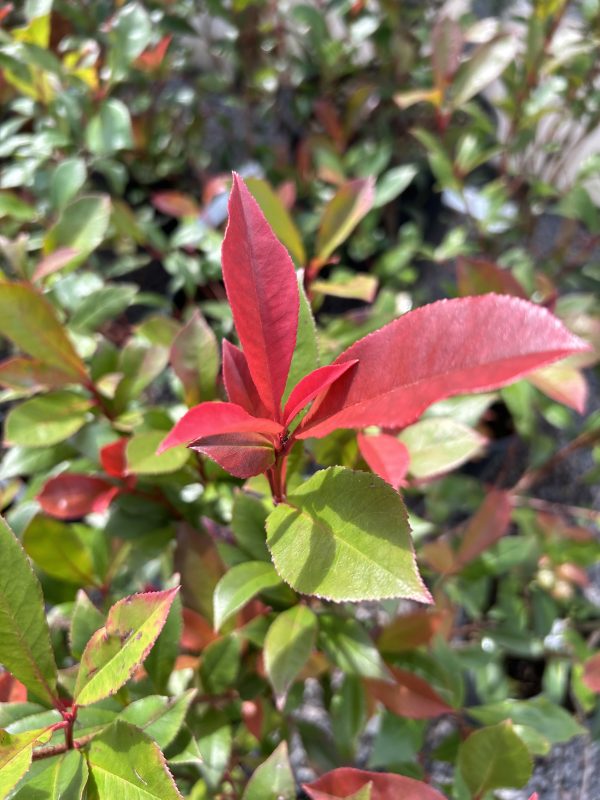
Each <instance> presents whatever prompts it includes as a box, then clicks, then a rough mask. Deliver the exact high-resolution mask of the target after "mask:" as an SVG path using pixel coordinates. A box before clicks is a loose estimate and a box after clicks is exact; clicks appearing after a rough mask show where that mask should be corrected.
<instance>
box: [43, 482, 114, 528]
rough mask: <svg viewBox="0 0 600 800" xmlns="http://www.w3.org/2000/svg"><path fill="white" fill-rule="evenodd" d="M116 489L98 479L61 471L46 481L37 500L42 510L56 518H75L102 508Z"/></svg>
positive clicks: (105, 507) (109, 500)
mask: <svg viewBox="0 0 600 800" xmlns="http://www.w3.org/2000/svg"><path fill="white" fill-rule="evenodd" d="M118 493H119V488H118V487H117V486H113V485H112V484H110V483H108V482H107V481H104V480H102V478H94V477H92V476H91V475H75V474H72V473H68V472H65V473H63V474H62V475H57V476H56V478H50V480H49V481H46V483H45V484H44V486H43V488H42V491H41V492H40V493H39V494H38V496H37V501H38V503H39V504H40V506H41V507H42V510H43V511H45V512H46V514H49V515H50V516H51V517H56V518H57V519H77V518H79V517H84V516H85V515H86V514H91V513H92V512H96V513H100V512H102V511H106V509H107V508H108V506H109V505H110V504H111V502H112V501H113V500H114V498H115V496H116V495H117V494H118Z"/></svg>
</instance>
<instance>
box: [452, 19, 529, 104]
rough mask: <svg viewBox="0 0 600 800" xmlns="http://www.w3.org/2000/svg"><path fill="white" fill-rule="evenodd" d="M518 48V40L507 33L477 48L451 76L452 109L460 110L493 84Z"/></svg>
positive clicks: (512, 58)
mask: <svg viewBox="0 0 600 800" xmlns="http://www.w3.org/2000/svg"><path fill="white" fill-rule="evenodd" d="M518 49H519V41H518V39H517V38H516V37H515V36H512V35H510V34H506V35H501V36H497V37H496V38H495V39H492V40H491V41H489V42H485V43H484V44H482V45H481V46H480V47H478V48H477V50H475V52H474V53H473V55H472V56H471V57H470V58H469V60H468V61H465V62H464V63H463V64H462V65H461V66H460V67H459V69H458V71H457V72H456V75H455V76H454V80H453V81H452V87H451V104H452V108H459V107H460V106H461V105H463V104H464V103H466V102H468V101H469V100H470V99H471V98H472V97H475V95H476V94H479V92H481V91H482V90H483V89H485V87H486V86H489V85H490V83H492V82H493V81H495V80H496V78H498V77H499V76H500V75H501V74H502V73H503V72H504V70H505V69H506V68H507V67H508V65H509V64H510V63H511V62H512V61H513V60H514V58H515V55H516V53H517V50H518Z"/></svg>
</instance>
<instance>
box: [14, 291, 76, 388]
mask: <svg viewBox="0 0 600 800" xmlns="http://www.w3.org/2000/svg"><path fill="white" fill-rule="evenodd" d="M0 334H1V335H2V336H6V337H7V338H8V339H11V340H12V341H13V342H14V343H15V344H16V346H17V347H18V348H19V349H21V350H23V351H24V352H25V353H27V354H28V355H30V356H33V357H34V358H37V359H39V360H40V361H42V362H43V363H44V364H50V365H52V366H53V367H57V368H58V369H60V370H62V372H66V373H67V374H68V375H71V376H72V377H73V380H74V381H81V380H84V379H85V376H86V369H85V366H84V364H83V362H82V360H81V359H80V358H79V356H78V355H77V353H76V352H75V348H74V347H73V345H72V343H71V340H70V339H69V337H68V336H67V334H66V333H65V331H64V329H63V327H62V326H61V324H60V322H59V321H58V319H57V317H56V312H55V311H54V308H53V307H52V306H51V305H50V303H49V302H48V301H47V300H46V299H45V298H44V297H42V295H41V294H39V292H37V291H36V290H35V289H34V288H33V287H32V286H29V285H27V284H21V283H2V284H0Z"/></svg>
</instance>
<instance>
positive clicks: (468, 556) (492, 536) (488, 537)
mask: <svg viewBox="0 0 600 800" xmlns="http://www.w3.org/2000/svg"><path fill="white" fill-rule="evenodd" d="M511 513H512V504H511V500H510V493H509V492H505V491H503V490H501V489H491V490H490V491H489V492H488V494H487V496H486V498H485V500H484V501H483V503H482V504H481V505H480V507H479V509H478V510H477V513H476V514H475V515H474V516H473V517H472V518H471V520H470V522H469V524H468V526H467V529H466V531H465V533H464V535H463V537H462V541H461V543H460V547H459V548H458V553H457V554H456V561H455V567H454V568H455V569H461V568H462V567H463V566H465V564H468V563H469V562H470V561H473V559H474V558H477V556H479V555H481V553H483V552H484V550H487V548H488V547H491V546H492V545H493V544H494V542H497V541H498V539H500V538H501V537H502V536H504V534H505V533H506V531H507V530H508V526H509V525H510V517H511Z"/></svg>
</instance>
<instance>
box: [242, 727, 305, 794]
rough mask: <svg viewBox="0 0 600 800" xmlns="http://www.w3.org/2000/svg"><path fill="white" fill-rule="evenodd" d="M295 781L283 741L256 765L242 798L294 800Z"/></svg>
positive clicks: (285, 744)
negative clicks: (265, 758) (264, 759)
mask: <svg viewBox="0 0 600 800" xmlns="http://www.w3.org/2000/svg"><path fill="white" fill-rule="evenodd" d="M295 798H296V781H295V780H294V773H293V772H292V768H291V766H290V761H289V757H288V749H287V743H286V742H285V741H283V742H281V744H280V745H279V746H278V747H277V749H276V750H274V751H273V752H272V753H271V755H270V756H269V758H267V760H266V761H263V763H262V764H260V766H258V767H257V768H256V770H255V772H254V774H253V775H252V777H251V778H250V781H249V782H248V785H247V786H246V790H245V791H244V795H243V798H242V800H295Z"/></svg>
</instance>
